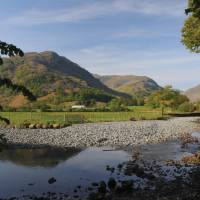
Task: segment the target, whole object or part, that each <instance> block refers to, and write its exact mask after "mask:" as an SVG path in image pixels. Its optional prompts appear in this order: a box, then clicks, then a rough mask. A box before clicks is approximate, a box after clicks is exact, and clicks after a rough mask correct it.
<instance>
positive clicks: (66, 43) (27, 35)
mask: <svg viewBox="0 0 200 200" xmlns="http://www.w3.org/2000/svg"><path fill="white" fill-rule="evenodd" d="M0 5H1V12H0V19H1V21H0V27H1V28H0V29H1V31H0V40H2V41H6V42H9V43H13V44H15V45H17V46H18V47H20V48H21V49H23V50H24V52H33V51H37V52H42V51H46V50H49V51H55V52H57V53H58V54H60V55H62V56H65V57H67V58H68V59H70V60H72V61H73V62H76V63H78V64H79V65H80V66H82V67H84V68H85V69H87V70H89V71H90V72H92V73H95V74H100V75H130V74H133V75H142V76H149V77H151V78H153V79H154V80H155V81H157V82H158V84H160V85H161V86H164V85H173V87H175V88H177V89H181V90H185V89H188V88H191V87H193V86H196V85H198V84H200V78H199V75H200V66H199V65H200V55H199V54H194V53H191V52H189V51H188V50H186V49H185V47H184V46H183V44H182V43H181V28H182V27H183V24H184V20H185V19H186V16H185V13H184V9H185V8H186V5H187V0H56V1H55V0H40V1H36V0H0Z"/></svg>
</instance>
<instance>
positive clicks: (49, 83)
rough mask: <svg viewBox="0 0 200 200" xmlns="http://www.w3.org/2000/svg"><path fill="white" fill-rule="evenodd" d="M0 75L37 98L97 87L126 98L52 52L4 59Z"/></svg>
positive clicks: (76, 65) (31, 53)
mask: <svg viewBox="0 0 200 200" xmlns="http://www.w3.org/2000/svg"><path fill="white" fill-rule="evenodd" d="M0 75H1V77H4V78H9V79H11V80H12V81H13V82H15V83H17V84H20V85H24V86H26V87H27V88H28V89H29V90H30V91H32V92H33V93H34V94H35V95H36V96H38V97H41V96H44V95H47V94H48V93H51V92H53V91H55V90H56V89H57V88H59V87H61V88H63V89H64V88H65V87H66V88H75V87H78V88H82V87H94V88H97V89H101V90H103V91H105V92H107V93H109V94H112V95H115V96H127V95H126V94H123V93H120V92H117V91H114V90H112V89H110V88H108V87H107V86H105V85H104V84H103V83H101V82H100V81H99V80H98V79H96V78H95V77H93V75H92V74H91V73H90V72H88V71H87V70H85V69H84V68H82V67H81V66H80V65H78V64H76V63H74V62H72V61H71V60H69V59H67V58H65V57H64V56H59V55H58V54H57V53H55V52H53V51H44V52H40V53H37V52H28V53H25V55H24V57H18V56H17V57H12V58H4V64H3V65H2V66H1V67H0Z"/></svg>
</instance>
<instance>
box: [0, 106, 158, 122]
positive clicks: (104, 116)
mask: <svg viewBox="0 0 200 200" xmlns="http://www.w3.org/2000/svg"><path fill="white" fill-rule="evenodd" d="M0 115H1V116H2V117H5V118H7V119H9V120H10V122H11V124H21V123H23V122H31V123H48V122H50V123H51V122H54V123H64V122H71V123H82V122H114V121H116V122H117V121H129V120H130V118H132V117H135V118H136V119H138V120H140V119H142V118H143V119H157V118H158V117H161V112H160V111H156V110H154V111H152V110H147V109H146V110H145V109H144V107H143V108H137V109H133V111H130V112H32V113H31V112H1V113H0Z"/></svg>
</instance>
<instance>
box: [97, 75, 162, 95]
mask: <svg viewBox="0 0 200 200" xmlns="http://www.w3.org/2000/svg"><path fill="white" fill-rule="evenodd" d="M95 77H97V78H98V79H99V80H100V81H101V82H102V83H104V84H105V85H106V86H108V87H110V88H112V89H113V90H117V91H119V92H124V93H127V94H130V95H134V94H135V93H139V92H140V93H144V94H145V93H146V94H147V93H150V92H152V91H154V90H158V89H160V88H161V87H160V86H159V85H158V84H157V83H156V82H155V81H154V80H152V79H150V78H148V77H145V76H134V75H128V76H118V75H114V76H99V75H95Z"/></svg>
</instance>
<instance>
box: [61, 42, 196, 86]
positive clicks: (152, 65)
mask: <svg viewBox="0 0 200 200" xmlns="http://www.w3.org/2000/svg"><path fill="white" fill-rule="evenodd" d="M64 55H66V57H68V58H70V59H72V60H73V61H75V62H77V63H79V64H80V65H81V66H83V67H84V68H86V69H88V70H89V71H90V72H92V73H98V74H110V75H113V74H121V75H126V74H129V75H130V74H133V75H146V76H150V77H152V78H154V79H155V80H156V81H157V82H158V83H159V84H161V85H166V84H172V85H174V86H175V87H177V88H180V89H186V88H187V87H188V88H189V87H190V86H193V85H195V84H199V73H200V68H199V63H200V58H199V55H196V54H191V53H188V52H187V51H185V50H184V49H183V51H181V50H171V51H167V50H166V51H137V52H135V51H134V52H131V51H128V50H127V49H126V50H121V49H120V48H117V47H116V46H113V47H112V46H107V45H104V46H103V45H102V46H96V47H92V48H87V49H81V50H79V51H75V52H71V51H70V52H66V53H65V54H64Z"/></svg>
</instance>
